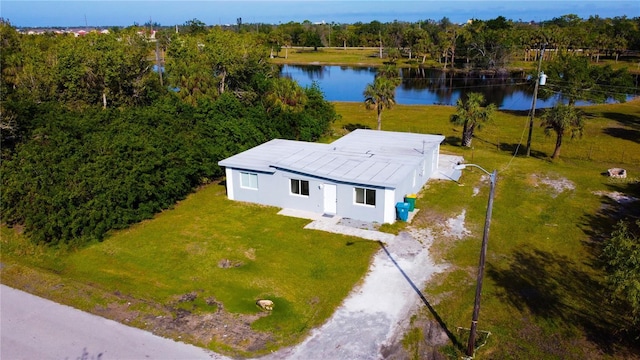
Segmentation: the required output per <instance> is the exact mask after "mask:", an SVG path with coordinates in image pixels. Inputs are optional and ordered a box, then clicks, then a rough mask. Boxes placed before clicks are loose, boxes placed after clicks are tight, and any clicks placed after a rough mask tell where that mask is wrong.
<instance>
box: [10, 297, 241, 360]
mask: <svg viewBox="0 0 640 360" xmlns="http://www.w3.org/2000/svg"><path fill="white" fill-rule="evenodd" d="M0 315H1V317H0V359H2V360H19V359H29V360H32V359H39V360H47V359H55V360H63V359H68V360H111V359H117V360H129V359H131V360H140V359H185V360H186V359H215V360H223V359H228V358H225V357H223V356H220V355H218V354H215V353H213V352H210V351H207V350H205V349H202V348H199V347H196V346H193V345H188V344H185V343H181V342H177V341H174V340H171V339H166V338H163V337H160V336H156V335H154V334H152V333H150V332H146V331H143V330H140V329H138V328H133V327H130V326H126V325H123V324H121V323H118V322H115V321H112V320H108V319H105V318H102V317H99V316H96V315H93V314H89V313H86V312H83V311H80V310H77V309H74V308H72V307H69V306H65V305H61V304H57V303H55V302H53V301H50V300H47V299H43V298H40V297H37V296H34V295H31V294H29V293H26V292H24V291H20V290H16V289H13V288H10V287H7V286H4V285H0Z"/></svg>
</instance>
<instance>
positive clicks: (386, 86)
mask: <svg viewBox="0 0 640 360" xmlns="http://www.w3.org/2000/svg"><path fill="white" fill-rule="evenodd" d="M396 86H397V85H396V83H395V82H394V80H393V79H389V78H387V77H385V76H377V77H376V78H375V80H374V81H373V84H367V87H366V88H365V89H364V97H365V99H364V103H365V105H366V106H367V109H373V108H375V109H376V110H378V130H381V129H382V110H384V108H387V109H391V108H392V107H393V105H395V103H396V100H395V97H396Z"/></svg>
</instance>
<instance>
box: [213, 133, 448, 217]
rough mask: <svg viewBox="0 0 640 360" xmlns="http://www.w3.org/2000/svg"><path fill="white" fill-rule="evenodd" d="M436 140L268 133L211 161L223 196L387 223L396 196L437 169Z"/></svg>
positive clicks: (408, 136)
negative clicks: (270, 136)
mask: <svg viewBox="0 0 640 360" xmlns="http://www.w3.org/2000/svg"><path fill="white" fill-rule="evenodd" d="M442 141H444V136H442V135H428V134H414V133H403V132H390V131H377V130H364V129H358V130H355V131H353V132H351V133H349V134H347V135H345V136H343V137H342V138H340V139H338V140H336V141H334V142H333V143H331V144H319V143H310V142H303V141H293V140H282V139H275V140H271V141H269V142H266V143H264V144H262V145H259V146H256V147H254V148H252V149H249V150H247V151H244V152H242V153H239V154H237V155H234V156H232V157H229V158H227V159H224V160H222V161H220V162H219V163H218V164H219V165H220V166H223V167H225V168H226V169H225V171H226V186H227V196H228V197H229V199H231V200H238V201H247V202H253V203H258V204H263V205H271V206H276V207H281V208H291V209H296V210H302V211H308V212H315V213H322V214H327V215H337V216H340V217H343V218H351V219H357V220H362V221H369V222H378V223H393V222H395V221H396V203H398V202H403V201H404V198H405V196H406V195H408V194H415V193H417V192H418V191H420V189H421V188H422V187H423V186H424V184H425V183H426V182H427V181H428V180H429V178H431V177H432V176H433V175H434V174H435V173H436V172H437V171H438V158H439V155H440V143H442Z"/></svg>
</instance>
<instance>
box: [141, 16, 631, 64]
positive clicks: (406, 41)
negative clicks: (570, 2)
mask: <svg viewBox="0 0 640 360" xmlns="http://www.w3.org/2000/svg"><path fill="white" fill-rule="evenodd" d="M147 25H148V26H150V27H152V26H153V25H156V27H158V26H159V24H147ZM227 27H228V28H230V29H232V30H234V31H236V32H238V33H255V34H258V35H259V36H261V37H262V39H263V41H265V42H266V43H267V44H268V45H269V46H270V47H271V49H272V50H273V51H275V52H276V54H277V55H279V54H280V52H281V51H282V49H284V50H285V57H286V51H287V49H288V48H289V47H291V46H304V47H314V48H318V47H345V48H346V47H377V48H380V54H379V56H380V57H383V56H384V57H388V58H390V59H392V60H393V59H398V58H405V59H408V60H410V61H413V62H414V63H425V61H426V60H427V58H429V59H431V60H433V61H437V63H439V64H440V65H442V66H443V67H444V68H448V67H449V68H453V67H454V66H458V67H460V66H465V67H470V66H472V67H476V68H491V67H506V66H508V65H509V64H510V63H512V62H513V61H516V60H518V61H535V60H536V59H537V56H538V55H539V54H540V50H541V48H542V46H543V45H545V47H546V49H547V50H548V51H547V56H552V54H555V53H560V52H563V51H566V50H570V51H576V52H580V53H581V54H583V55H585V56H587V57H589V58H591V59H592V60H594V61H596V62H597V61H600V58H601V57H602V56H608V57H611V58H615V60H616V61H617V60H618V58H619V57H620V56H621V55H624V54H626V53H629V52H637V51H638V50H640V17H634V18H628V17H626V16H619V17H614V18H601V17H599V16H591V17H589V18H588V19H582V18H580V17H578V16H577V15H573V14H568V15H563V16H560V17H557V18H553V19H551V20H547V21H542V22H538V23H534V22H523V21H520V20H518V21H514V20H509V19H506V18H505V17H504V16H498V17H496V18H495V19H490V20H479V19H470V20H469V21H468V22H467V23H465V24H454V23H452V22H451V21H450V20H449V19H448V18H446V17H445V18H442V19H440V20H437V21H436V20H431V19H427V20H423V21H417V22H404V21H393V22H388V23H382V22H379V21H371V22H369V23H362V22H356V23H353V24H337V23H334V22H332V23H321V24H317V23H315V24H314V23H311V22H310V21H304V22H302V23H299V22H288V23H285V24H278V25H272V24H245V23H243V22H242V19H241V18H238V21H237V24H236V25H228V26H227ZM206 28H207V26H206V25H205V24H204V23H203V22H201V21H199V20H197V19H193V20H190V21H187V22H186V23H184V24H183V26H181V27H180V30H179V31H184V32H202V31H204V30H205V29H206ZM171 32H174V28H163V30H162V33H161V35H160V36H159V37H160V38H161V40H160V41H164V40H168V39H169V38H170V36H169V34H170V33H171ZM163 39H164V40H163Z"/></svg>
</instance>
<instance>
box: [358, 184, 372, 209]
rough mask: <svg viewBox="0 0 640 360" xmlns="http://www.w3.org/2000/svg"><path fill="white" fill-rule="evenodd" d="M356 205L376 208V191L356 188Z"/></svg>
mask: <svg viewBox="0 0 640 360" xmlns="http://www.w3.org/2000/svg"><path fill="white" fill-rule="evenodd" d="M356 204H363V205H371V206H376V191H375V190H373V189H365V188H356Z"/></svg>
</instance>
